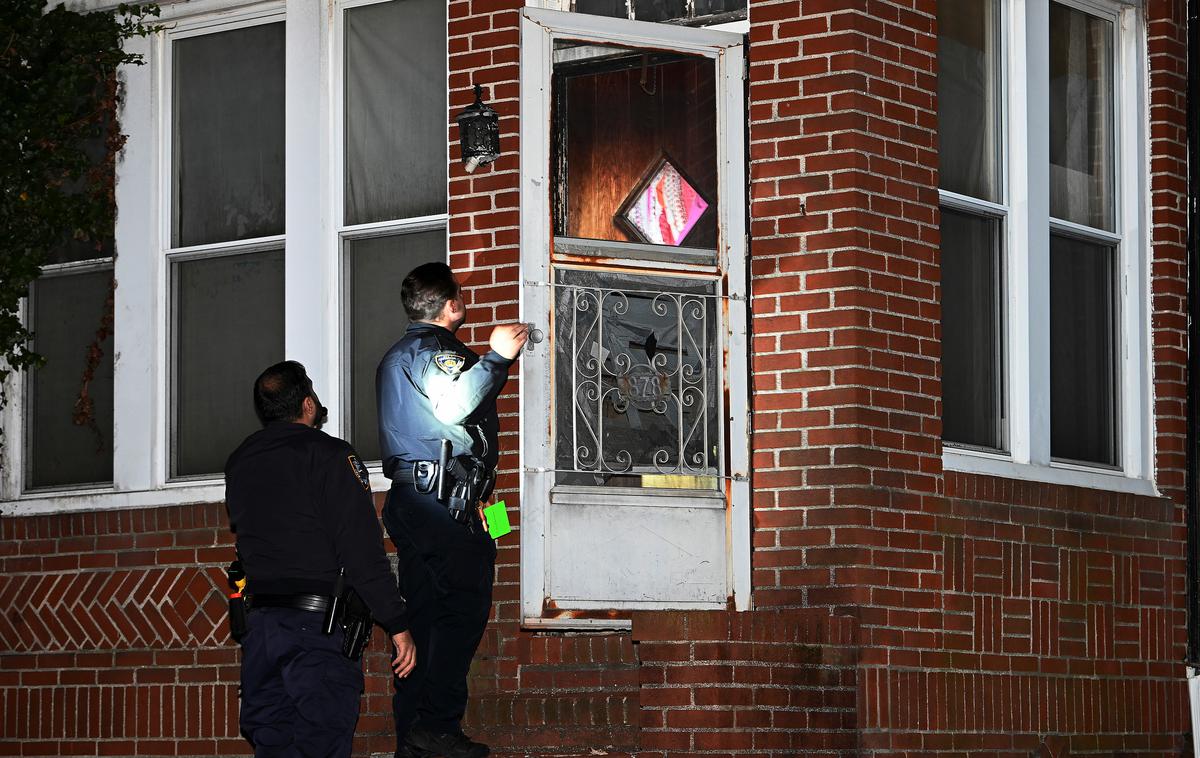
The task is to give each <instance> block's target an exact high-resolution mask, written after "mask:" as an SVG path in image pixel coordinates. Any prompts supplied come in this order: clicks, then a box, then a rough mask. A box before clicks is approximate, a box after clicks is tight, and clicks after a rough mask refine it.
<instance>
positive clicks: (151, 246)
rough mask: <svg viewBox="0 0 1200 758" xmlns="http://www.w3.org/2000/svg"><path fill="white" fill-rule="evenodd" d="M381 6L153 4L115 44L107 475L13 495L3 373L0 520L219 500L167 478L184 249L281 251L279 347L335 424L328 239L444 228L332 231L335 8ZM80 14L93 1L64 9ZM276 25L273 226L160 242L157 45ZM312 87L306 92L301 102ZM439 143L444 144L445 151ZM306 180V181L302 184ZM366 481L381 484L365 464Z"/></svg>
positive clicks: (12, 415) (165, 221) (164, 216)
mask: <svg viewBox="0 0 1200 758" xmlns="http://www.w3.org/2000/svg"><path fill="white" fill-rule="evenodd" d="M382 1H383V0H344V2H338V0H316V1H314V0H270V1H269V2H262V1H261V0H258V1H256V0H192V1H191V2H188V3H172V4H166V5H164V6H163V8H162V15H161V18H160V19H159V22H160V23H161V24H162V26H163V27H164V28H163V30H162V31H159V32H157V33H155V34H153V35H150V36H148V37H145V38H141V37H135V38H133V39H130V40H128V41H127V42H126V45H125V48H126V50H127V51H128V52H130V53H134V54H139V55H141V56H143V58H144V61H145V63H144V65H140V66H126V67H123V68H122V70H121V72H120V75H121V78H122V81H123V83H124V86H125V98H124V102H123V104H122V110H121V128H122V131H123V132H125V134H127V135H128V140H127V142H126V145H125V148H124V150H123V152H122V155H121V156H120V159H119V160H118V162H117V179H116V200H117V207H118V209H119V210H118V214H117V221H116V230H115V237H116V249H117V250H118V251H119V253H120V254H119V255H118V256H117V258H116V261H115V263H114V269H115V275H116V278H117V281H118V288H117V301H116V307H115V314H114V322H115V323H114V337H113V342H112V344H111V348H112V350H113V351H114V355H115V357H116V360H115V362H114V398H113V405H114V418H115V421H114V428H113V483H112V485H111V486H108V487H78V488H71V489H69V490H68V489H62V490H53V491H51V490H36V491H31V492H24V491H23V490H22V487H23V486H24V485H23V478H24V470H23V469H24V461H23V460H22V457H23V454H24V434H25V429H24V424H25V421H24V407H25V393H24V389H23V388H24V376H21V375H17V376H15V377H13V379H12V381H10V385H9V403H8V405H7V406H6V407H5V409H4V410H3V412H2V413H0V420H2V421H3V424H4V429H5V431H6V434H5V445H4V449H3V451H2V455H3V459H2V463H3V466H2V468H0V515H4V516H9V515H29V514H38V513H63V512H72V511H89V510H115V509H124V508H147V507H155V506H164V505H184V504H190V503H213V502H219V501H221V500H223V499H224V497H225V484H224V480H223V477H222V475H221V474H220V473H216V474H214V475H212V476H209V477H199V478H189V479H181V480H175V481H172V480H170V479H169V477H168V473H169V471H168V466H169V456H170V449H169V444H170V423H171V419H170V415H169V405H168V403H169V401H170V392H171V389H170V387H169V386H168V378H169V376H170V371H171V355H170V352H169V335H170V330H171V323H170V318H171V314H170V307H169V302H168V295H169V286H170V281H169V276H170V262H171V261H170V260H169V258H168V256H171V257H174V258H178V257H181V256H190V255H193V254H196V253H200V254H202V255H203V254H207V253H209V252H211V253H214V254H218V253H219V254H224V253H228V252H232V251H242V252H246V251H249V250H252V249H261V248H262V247H264V246H276V247H277V246H282V247H283V248H284V255H285V261H286V264H285V275H284V291H285V313H284V350H285V354H286V355H287V357H288V358H292V359H295V360H299V361H301V362H302V363H304V364H305V366H306V367H307V368H308V370H309V373H310V376H312V378H313V382H314V383H315V385H316V386H317V387H318V388H319V391H320V392H321V397H322V400H323V401H324V402H325V404H326V405H327V406H328V408H329V418H330V420H329V424H328V425H327V426H326V429H327V430H328V431H329V432H330V433H331V434H334V435H341V434H342V429H343V428H344V424H343V419H344V418H345V416H344V411H345V402H344V392H343V387H344V381H343V379H344V375H343V371H342V368H341V360H340V359H341V358H342V356H343V354H344V351H343V345H342V339H343V298H342V284H343V282H342V279H343V263H344V256H343V255H342V253H341V244H342V240H343V239H344V238H346V237H350V236H355V235H358V236H370V235H371V234H372V233H378V232H380V231H390V230H392V229H394V228H398V227H401V226H406V228H409V229H410V230H411V228H412V227H413V225H419V224H429V225H435V226H436V225H437V224H441V225H443V226H445V225H446V223H447V221H446V219H447V217H446V216H444V215H443V216H435V217H427V218H424V219H416V220H414V219H408V220H404V221H402V222H385V223H382V224H379V225H374V227H373V228H371V229H366V228H361V227H343V226H342V225H341V221H342V207H341V202H342V194H341V193H342V184H341V174H340V171H341V168H342V161H343V159H342V149H343V147H342V144H341V139H342V134H343V127H342V123H341V121H340V119H341V117H342V104H341V101H340V98H341V94H342V92H341V89H342V86H341V81H342V76H343V71H344V65H343V62H342V61H341V59H340V58H338V57H337V55H340V53H341V52H342V43H341V39H340V35H341V34H342V24H341V19H342V9H344V8H348V7H355V6H358V5H364V4H369V3H371V2H382ZM73 5H74V7H77V8H80V9H91V8H94V7H95V6H96V5H97V2H96V0H80V1H79V2H76V3H74V4H73ZM269 21H283V22H284V24H285V35H286V41H285V64H284V65H285V102H286V105H285V108H286V112H285V137H284V140H285V158H284V162H285V176H286V190H285V219H286V224H287V228H286V230H285V234H283V235H278V236H276V237H271V238H263V239H257V240H250V241H239V242H233V243H225V244H223V245H208V246H203V247H202V248H197V249H186V248H184V249H174V250H172V249H171V248H170V241H171V237H170V231H171V220H170V218H169V213H170V209H171V174H170V170H171V162H170V145H171V142H170V130H169V129H170V127H169V121H170V112H169V108H170V104H171V91H170V85H171V62H170V49H169V48H170V44H171V40H172V39H175V38H178V37H185V36H192V35H195V34H200V33H205V32H216V31H223V30H226V29H231V28H236V27H238V26H245V25H250V24H255V23H265V22H269ZM314 92H315V96H314ZM448 149H449V145H448V140H447V150H448ZM306 188H312V189H311V190H309V189H306ZM371 484H372V489H373V490H376V491H381V490H386V489H387V488H388V487H389V486H390V484H391V482H390V481H388V480H387V479H386V478H384V477H383V475H382V474H381V473H379V472H378V471H375V472H373V474H372V477H371Z"/></svg>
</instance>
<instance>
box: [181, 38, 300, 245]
mask: <svg viewBox="0 0 1200 758" xmlns="http://www.w3.org/2000/svg"><path fill="white" fill-rule="evenodd" d="M283 52H284V33H283V24H282V23H273V24H261V25H258V26H250V27H246V28H243V29H234V30H232V31H227V32H219V33H217V34H206V35H203V36H199V37H188V38H186V39H181V40H179V41H177V42H175V43H174V46H173V54H174V76H175V85H174V91H173V97H174V117H173V127H174V141H173V145H172V150H173V164H174V165H173V172H174V173H173V181H174V213H173V215H174V219H173V227H172V228H173V230H174V231H173V234H172V239H173V244H174V245H175V246H176V247H188V246H192V245H206V244H211V243H216V242H229V241H232V240H241V239H251V238H254V237H265V236H270V235H275V234H282V233H283V204H284V190H283V188H284V176H283V173H284V170H283V132H284V124H283V121H284V101H283V86H284V59H283Z"/></svg>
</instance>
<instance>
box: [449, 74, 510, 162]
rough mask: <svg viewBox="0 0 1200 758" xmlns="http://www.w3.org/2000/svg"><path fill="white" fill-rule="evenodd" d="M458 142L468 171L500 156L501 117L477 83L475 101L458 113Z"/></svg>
mask: <svg viewBox="0 0 1200 758" xmlns="http://www.w3.org/2000/svg"><path fill="white" fill-rule="evenodd" d="M456 120H457V121H458V144H459V146H460V147H461V148H462V160H463V163H465V164H466V170H467V173H468V174H469V173H471V172H472V171H474V170H475V169H477V168H479V167H480V166H482V165H484V164H485V163H491V162H492V161H494V160H496V159H497V158H499V157H500V117H499V116H497V115H496V111H494V110H492V109H491V108H490V107H488V105H487V104H486V103H484V102H483V88H482V87H480V86H479V85H478V84H476V85H475V102H473V103H471V104H470V105H468V106H467V108H466V110H464V111H463V112H462V113H460V114H458V118H457V119H456Z"/></svg>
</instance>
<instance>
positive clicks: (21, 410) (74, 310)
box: [0, 0, 449, 514]
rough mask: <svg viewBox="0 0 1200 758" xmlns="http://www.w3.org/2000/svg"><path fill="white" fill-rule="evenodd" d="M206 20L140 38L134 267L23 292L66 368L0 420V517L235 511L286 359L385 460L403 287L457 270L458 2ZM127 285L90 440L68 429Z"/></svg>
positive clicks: (129, 112) (130, 179) (128, 213)
mask: <svg viewBox="0 0 1200 758" xmlns="http://www.w3.org/2000/svg"><path fill="white" fill-rule="evenodd" d="M195 6H196V4H194V3H175V4H168V5H166V6H164V8H163V10H162V20H163V22H164V29H163V31H161V32H160V33H158V34H156V35H151V36H150V37H148V38H135V39H132V40H129V41H128V42H127V45H128V46H129V48H130V50H131V51H132V52H137V53H140V54H142V55H143V56H145V58H146V61H147V64H148V65H145V66H132V67H129V68H128V69H127V70H125V71H123V77H124V81H125V87H126V97H125V99H124V103H123V110H122V114H121V126H122V130H123V131H124V132H125V133H126V134H128V135H129V138H128V140H127V142H126V145H125V148H124V152H123V154H122V155H121V158H120V160H119V161H118V165H117V185H116V194H117V204H118V207H119V208H120V209H121V212H120V213H119V214H118V216H117V227H116V233H115V240H116V249H119V250H120V251H121V255H120V256H117V257H113V256H112V249H113V247H112V245H111V244H110V245H108V247H107V248H106V249H105V250H104V251H103V252H102V253H99V254H98V253H96V252H95V251H92V250H90V249H84V250H75V249H73V248H69V247H64V248H63V249H62V250H60V251H58V252H57V253H56V254H57V255H58V258H56V260H55V261H54V263H53V265H52V266H51V267H49V268H48V269H47V273H46V274H45V275H44V276H43V278H41V279H39V280H38V282H37V283H36V284H35V286H34V288H33V291H32V292H31V296H30V299H29V302H28V305H27V307H26V317H27V323H28V324H29V325H30V326H31V327H33V328H34V329H35V330H36V332H37V335H36V336H37V340H38V341H37V343H36V346H37V348H38V349H39V350H41V351H42V352H43V353H44V354H46V355H47V356H48V357H50V358H51V360H50V361H49V362H48V363H47V364H46V366H45V367H44V368H43V369H42V370H40V371H37V372H30V373H29V374H27V376H26V381H23V382H21V383H20V385H19V386H18V387H16V388H15V392H14V395H15V396H17V399H16V402H15V403H14V404H13V406H17V407H13V406H10V407H9V409H7V410H6V414H7V415H6V419H5V428H6V430H7V429H9V428H12V429H14V430H16V431H15V432H14V434H13V439H16V440H19V441H20V443H21V444H17V445H10V446H7V447H6V449H5V451H4V455H5V464H8V463H10V462H11V463H12V464H14V465H11V466H10V465H5V466H2V467H0V472H2V473H3V476H0V486H2V487H3V491H2V492H0V499H3V500H4V501H5V507H4V510H5V513H6V514H7V513H36V512H46V511H56V510H62V509H72V508H91V509H96V508H111V507H141V506H154V505H160V504H170V503H180V502H214V501H217V500H219V499H221V497H222V492H223V486H222V484H221V476H222V470H223V468H224V463H225V460H226V458H227V457H228V455H229V454H230V453H231V452H232V451H233V449H234V448H235V447H236V446H237V445H238V444H240V442H241V441H242V439H244V437H245V436H246V435H248V434H250V433H252V432H253V431H255V430H256V429H258V428H259V422H258V420H257V418H256V417H255V414H254V411H253V399H252V392H251V386H252V383H253V380H254V379H255V377H256V376H257V375H258V373H259V372H260V371H262V369H263V368H265V367H266V366H267V365H269V364H271V363H274V362H276V361H279V360H282V359H283V358H284V357H288V358H295V359H297V360H300V361H302V362H303V363H305V365H306V366H307V367H308V369H309V373H310V375H311V376H312V377H313V380H314V383H315V384H316V387H317V389H318V391H319V392H320V394H321V399H322V401H323V402H324V403H325V405H326V406H328V407H329V410H330V420H329V423H328V424H327V426H326V430H327V431H329V432H331V433H332V434H335V435H338V436H343V437H348V438H349V439H350V440H351V441H352V442H353V444H355V445H357V446H358V447H359V448H360V452H361V455H362V457H363V458H364V459H368V460H369V459H371V458H377V457H378V452H377V450H378V441H377V439H376V437H377V434H376V422H375V368H376V364H377V363H378V361H379V359H380V357H381V356H382V355H383V353H384V351H385V350H386V349H387V348H388V347H390V345H391V344H392V343H393V342H394V341H395V340H397V339H398V338H399V337H400V336H401V335H402V334H403V332H404V329H405V326H406V324H405V317H404V313H403V309H402V308H401V307H400V305H399V303H398V299H399V298H398V292H399V289H400V282H401V281H402V279H403V277H404V276H405V275H406V274H407V273H408V271H409V270H411V269H412V268H413V267H414V266H416V265H418V264H420V263H422V262H425V261H428V260H445V259H446V225H447V213H446V210H447V208H446V203H447V160H448V155H447V153H448V144H449V140H448V134H447V103H446V97H447V95H446V91H447V72H446V55H447V43H446V6H445V4H444V3H439V2H435V1H434V0H339V2H338V3H337V4H336V8H334V10H335V11H336V12H334V13H328V12H327V11H328V9H325V10H324V11H323V10H322V6H321V4H317V3H287V4H284V3H281V2H268V3H253V4H250V5H247V4H245V3H242V2H237V1H235V0H229V2H227V3H226V2H222V1H221V0H218V1H217V2H212V3H204V4H202V6H203V7H201V8H199V9H197V8H196V7H195ZM285 17H286V21H285ZM285 26H286V30H285ZM289 37H292V38H293V41H294V40H299V39H305V40H313V41H314V42H313V44H311V45H292V44H288V39H289ZM317 40H321V41H326V40H327V41H328V42H329V44H328V46H327V47H326V46H325V43H324V42H321V43H317V42H316V41H317ZM285 235H286V236H285ZM285 242H286V244H285ZM285 248H286V249H285ZM114 276H115V279H116V281H117V282H119V286H118V287H117V289H116V290H115V310H114V317H115V339H110V340H109V342H108V343H106V347H107V348H108V349H107V351H106V352H107V353H108V355H106V356H105V360H104V361H102V362H101V364H100V366H99V367H98V369H97V371H96V376H95V377H94V379H93V380H92V382H91V385H90V387H89V396H90V397H91V399H92V400H93V402H94V404H95V412H94V415H95V419H96V422H97V423H96V426H97V427H98V430H99V433H100V437H97V436H96V435H97V432H96V430H94V429H90V428H88V427H79V426H75V425H73V424H72V418H71V413H72V410H73V403H74V399H75V397H76V394H77V391H78V388H79V380H80V375H81V373H82V369H83V348H84V346H85V345H86V344H87V342H88V341H89V340H90V339H91V335H92V333H93V332H94V331H95V330H96V328H97V326H98V325H99V323H100V319H101V317H102V315H103V313H104V306H105V300H106V298H107V297H108V295H109V293H110V285H111V282H112V281H113V279H114ZM113 355H115V356H116V360H115V361H113V359H112V357H111V356H113ZM114 418H116V419H119V421H120V423H119V424H115V425H114V424H113V419H114ZM10 424H11V427H10ZM14 448H15V449H14ZM377 480H378V481H377V484H379V485H382V483H383V482H382V477H378V476H377ZM10 503H11V505H10Z"/></svg>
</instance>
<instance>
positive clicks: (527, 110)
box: [520, 7, 751, 629]
mask: <svg viewBox="0 0 1200 758" xmlns="http://www.w3.org/2000/svg"><path fill="white" fill-rule="evenodd" d="M632 29H637V30H638V31H636V32H634V31H631V30H632ZM556 38H568V39H572V38H573V39H591V40H596V41H597V42H603V43H611V44H618V45H629V46H634V47H648V46H653V45H655V43H657V44H658V45H660V46H663V47H668V48H670V49H672V50H682V51H693V52H696V53H700V54H705V55H708V56H713V55H714V50H720V52H718V53H716V58H717V65H718V71H721V70H723V68H722V67H724V68H725V69H728V70H737V71H741V67H742V66H743V58H742V48H741V47H740V45H739V46H733V47H729V45H730V36H729V35H728V34H725V33H721V32H714V31H712V30H709V29H693V28H687V27H679V26H673V25H668V24H652V23H648V22H634V21H628V20H626V19H610V18H606V17H602V16H590V15H586V14H576V13H564V12H561V11H554V10H545V9H538V8H530V7H527V8H525V9H523V10H522V11H521V111H520V125H521V126H520V128H521V150H522V156H521V169H520V171H521V250H522V257H521V268H520V277H521V282H522V286H521V301H520V312H521V318H522V320H526V321H531V320H532V321H536V322H540V321H541V320H542V319H543V318H544V317H545V314H547V313H548V312H549V299H548V298H549V289H550V288H549V287H548V286H537V285H535V284H531V283H536V282H548V281H549V276H550V264H551V254H550V244H551V229H550V197H549V192H548V189H547V188H548V187H549V186H550V181H551V177H550V173H549V172H550V170H551V169H550V165H551V163H550V140H551V137H552V135H551V133H550V99H551V91H550V90H551V87H550V77H551V75H552V71H551V68H552V64H551V61H552V60H553V57H552V50H553V44H554V40H555V39H556ZM720 79H721V76H720V75H718V80H720ZM738 84H739V85H741V84H742V82H741V79H740V78H739V79H738ZM733 90H734V88H731V90H730V91H727V92H726V93H725V95H724V97H723V98H718V99H717V122H718V135H720V134H732V135H736V136H737V138H736V139H729V140H722V139H720V138H719V137H718V140H717V144H718V147H717V149H718V156H717V160H718V164H719V165H721V166H730V165H735V166H741V165H743V164H744V145H743V144H742V139H741V135H743V134H744V116H743V112H744V102H743V99H742V88H741V86H738V87H736V91H733ZM721 176H722V179H721V182H722V185H721V186H722V190H724V188H725V186H726V182H727V179H725V177H726V176H727V169H726V168H722V169H721ZM719 194H720V196H721V206H720V209H719V212H720V214H721V222H720V223H721V224H722V226H723V228H725V229H726V234H727V240H726V244H725V245H723V247H722V249H720V250H719V251H718V255H719V256H720V259H721V260H720V267H719V268H720V270H721V271H722V272H723V273H724V275H725V277H726V286H727V287H728V291H729V292H730V293H743V294H745V293H747V291H748V290H747V286H748V282H747V281H746V270H745V266H744V265H743V260H742V259H741V258H740V257H738V258H737V259H736V260H734V259H733V257H734V256H733V255H731V251H740V252H739V253H738V255H744V254H745V248H744V246H743V245H738V244H737V243H729V242H728V240H733V239H739V240H740V239H744V238H745V232H746V230H745V228H744V219H745V196H744V192H742V191H737V190H734V191H719ZM638 265H639V266H641V265H643V264H642V263H640V262H639V264H638ZM676 268H679V267H678V266H677V267H676ZM684 268H686V267H684ZM719 331H720V330H719ZM746 334H747V324H746V309H745V308H744V307H742V304H741V303H740V302H737V303H731V307H730V308H729V309H728V316H727V321H726V322H725V325H724V334H723V335H722V336H721V338H720V339H721V340H722V341H723V342H724V344H725V346H726V347H727V353H728V355H729V366H728V374H727V375H726V377H725V379H726V382H727V385H726V389H727V396H728V405H727V407H726V408H725V419H723V421H724V422H725V423H726V429H727V435H728V436H727V438H726V440H725V447H726V451H727V452H726V455H727V460H728V466H729V469H728V471H727V474H728V475H729V476H730V478H729V479H727V480H726V481H725V486H724V488H723V492H722V493H721V499H722V500H724V498H728V504H727V505H725V506H724V507H726V508H727V516H726V542H727V544H726V556H727V560H728V574H729V577H728V578H729V582H728V586H729V588H730V594H731V596H732V597H733V600H734V605H735V608H736V609H737V610H747V609H749V608H750V607H751V595H750V589H751V582H750V578H751V577H750V572H751V568H750V487H749V480H748V476H747V475H748V473H749V467H750V454H749V404H748V398H749V384H748V375H749V372H748V367H747V366H746V353H747V344H746ZM539 347H540V348H541V349H540V350H539V349H535V350H534V351H533V352H532V353H529V354H526V355H525V356H524V357H523V358H522V361H521V364H522V365H521V372H522V373H521V376H522V382H521V384H522V392H521V409H522V413H521V415H520V422H521V423H520V427H521V433H520V437H521V439H522V445H521V457H520V467H521V480H520V481H521V492H522V493H523V497H522V498H521V535H522V536H521V561H520V563H521V616H522V623H523V625H524V626H526V627H530V628H574V629H579V628H597V627H602V628H613V627H627V626H628V622H627V621H622V620H621V619H601V618H569V617H564V618H544V617H543V615H542V614H543V608H542V605H543V600H544V597H545V588H546V571H547V563H548V562H547V559H546V554H545V549H546V544H547V539H549V535H548V534H547V531H548V529H547V522H548V518H547V516H548V512H547V511H548V508H549V507H550V501H551V498H550V493H549V492H548V491H546V490H547V487H546V475H547V473H548V472H549V471H551V470H552V467H553V461H552V458H551V454H552V451H551V449H550V444H549V438H548V437H547V427H546V423H545V418H546V413H547V412H548V411H547V398H546V397H544V396H542V395H540V394H539V393H538V392H537V391H536V390H535V389H534V388H535V387H537V386H541V385H540V384H538V382H537V380H536V379H535V378H534V377H548V376H549V371H550V361H549V359H548V355H547V352H546V349H545V348H544V347H542V346H539ZM534 493H540V494H537V495H535V494H534ZM621 496H625V497H633V498H635V499H637V498H645V497H646V496H647V494H646V493H644V492H643V493H641V494H636V493H612V494H610V495H608V497H609V499H610V500H611V499H612V498H618V499H619V498H620V497H621ZM662 497H664V498H666V499H668V500H669V499H670V498H671V497H672V496H671V495H670V494H664V495H662ZM634 607H637V608H659V607H672V608H675V607H682V606H680V605H678V604H669V605H664V604H662V603H659V602H625V603H621V608H623V609H632V608H634ZM705 607H708V606H707V605H705ZM722 607H723V606H722Z"/></svg>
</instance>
